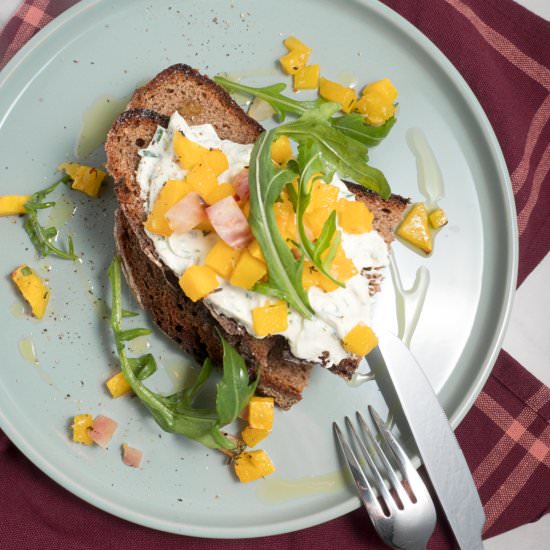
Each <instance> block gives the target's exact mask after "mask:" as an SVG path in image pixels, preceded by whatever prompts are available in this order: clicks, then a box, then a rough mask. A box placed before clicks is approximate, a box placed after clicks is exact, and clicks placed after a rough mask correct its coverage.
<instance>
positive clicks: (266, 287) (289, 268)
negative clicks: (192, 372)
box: [248, 126, 313, 318]
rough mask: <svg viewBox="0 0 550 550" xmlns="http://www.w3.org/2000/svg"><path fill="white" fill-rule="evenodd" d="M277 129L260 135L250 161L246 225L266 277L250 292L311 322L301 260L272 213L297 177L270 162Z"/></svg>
mask: <svg viewBox="0 0 550 550" xmlns="http://www.w3.org/2000/svg"><path fill="white" fill-rule="evenodd" d="M279 128H285V126H283V127H279ZM279 128H277V129H274V130H269V131H267V132H263V133H262V134H261V135H260V137H259V138H258V140H257V141H256V143H255V144H254V148H253V149H252V154H251V157H250V165H249V173H248V182H249V187H250V217H249V220H248V221H249V223H250V227H251V229H252V233H254V236H255V237H256V239H257V240H258V243H259V244H260V248H261V249H262V252H263V255H264V258H265V261H266V264H267V271H268V275H269V280H268V282H267V283H261V284H257V285H256V286H255V287H254V289H253V290H255V291H257V292H263V293H264V294H269V295H271V296H276V297H278V298H281V299H283V300H286V301H287V302H288V303H289V305H290V306H292V307H293V308H294V309H295V310H296V311H297V312H298V313H299V314H300V315H302V316H303V317H306V318H310V317H311V315H312V313H313V310H312V309H311V306H310V304H309V300H308V297H307V294H306V292H305V290H304V288H303V286H302V270H303V267H304V261H303V258H302V259H301V260H296V259H295V258H294V256H293V255H292V252H291V251H290V250H289V248H288V246H287V244H286V242H285V241H284V239H283V238H282V236H281V234H280V233H279V229H278V228H277V222H276V219H275V213H274V211H273V204H274V203H275V201H276V200H278V198H279V195H280V194H281V191H282V190H283V187H284V186H285V185H286V184H288V183H289V182H291V181H292V180H293V179H294V177H295V176H296V174H295V173H294V172H293V171H292V170H289V169H288V168H277V167H275V166H274V165H273V163H272V162H271V143H272V142H273V140H274V139H275V137H276V135H277V133H278V131H279Z"/></svg>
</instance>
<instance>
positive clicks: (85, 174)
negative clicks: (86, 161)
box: [57, 162, 107, 197]
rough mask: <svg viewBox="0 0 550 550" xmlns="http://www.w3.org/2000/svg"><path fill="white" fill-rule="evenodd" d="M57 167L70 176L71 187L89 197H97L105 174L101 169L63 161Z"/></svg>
mask: <svg viewBox="0 0 550 550" xmlns="http://www.w3.org/2000/svg"><path fill="white" fill-rule="evenodd" d="M57 169H58V170H60V171H63V172H65V173H66V174H67V175H68V176H70V177H71V178H72V180H73V183H72V184H71V188H72V189H76V190H77V191H82V192H83V193H86V195H88V196H90V197H97V195H98V194H99V189H100V187H101V184H102V183H103V180H104V179H105V176H106V175H107V174H106V173H105V172H103V170H98V169H97V168H92V167H91V166H84V165H83V164H78V163H76V162H63V163H62V164H60V165H59V166H58V167H57Z"/></svg>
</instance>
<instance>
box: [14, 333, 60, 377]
mask: <svg viewBox="0 0 550 550" xmlns="http://www.w3.org/2000/svg"><path fill="white" fill-rule="evenodd" d="M17 347H18V348H19V353H20V354H21V357H23V359H25V361H27V362H29V363H30V364H31V365H32V366H33V367H34V368H35V369H36V372H38V375H39V376H40V378H42V380H43V381H44V382H45V383H46V384H48V386H53V385H54V383H53V379H52V377H51V376H50V375H49V374H47V373H46V372H44V370H43V369H42V367H41V366H40V363H39V361H38V357H37V356H36V349H35V347H34V343H33V341H32V340H31V339H30V338H22V339H21V340H19V342H17Z"/></svg>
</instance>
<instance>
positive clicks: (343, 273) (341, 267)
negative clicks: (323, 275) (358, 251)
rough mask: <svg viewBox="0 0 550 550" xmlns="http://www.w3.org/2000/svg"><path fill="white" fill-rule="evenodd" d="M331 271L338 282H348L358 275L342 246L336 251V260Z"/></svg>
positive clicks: (331, 266) (333, 261)
mask: <svg viewBox="0 0 550 550" xmlns="http://www.w3.org/2000/svg"><path fill="white" fill-rule="evenodd" d="M327 253H328V251H327ZM329 271H330V274H331V275H332V276H333V277H334V278H335V279H336V280H338V281H347V280H348V279H351V278H352V277H354V276H355V275H357V273H358V271H357V268H356V267H355V264H354V263H353V261H352V260H350V259H349V258H348V257H347V256H346V253H345V252H344V249H343V247H342V245H341V244H340V245H339V246H338V248H337V250H336V254H335V256H334V260H332V263H331V264H330V269H329Z"/></svg>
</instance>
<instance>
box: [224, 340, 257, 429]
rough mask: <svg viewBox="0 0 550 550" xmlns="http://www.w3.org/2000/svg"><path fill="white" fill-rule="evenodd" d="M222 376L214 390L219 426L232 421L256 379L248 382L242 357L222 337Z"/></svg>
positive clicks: (245, 401)
mask: <svg viewBox="0 0 550 550" xmlns="http://www.w3.org/2000/svg"><path fill="white" fill-rule="evenodd" d="M222 344H223V357H224V364H223V377H222V379H221V380H220V382H219V383H218V387H217V392H216V411H217V413H218V421H219V425H220V426H225V424H229V423H230V422H233V420H235V418H237V416H238V415H239V413H240V412H241V411H242V410H243V409H244V407H245V405H246V404H247V403H248V401H249V400H250V398H251V397H252V396H253V395H254V392H255V391H256V385H257V384H258V379H257V378H256V381H255V382H254V383H252V384H250V383H249V375H248V369H247V368H246V364H245V362H244V359H243V358H242V357H241V356H240V355H239V354H238V353H237V352H236V351H235V349H234V348H233V347H232V346H230V345H229V344H228V343H227V342H226V341H225V340H223V339H222Z"/></svg>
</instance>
